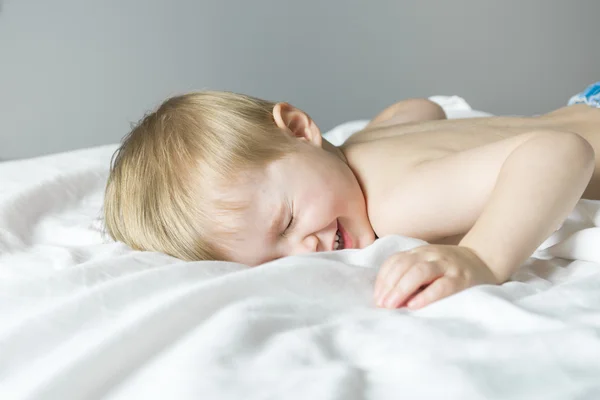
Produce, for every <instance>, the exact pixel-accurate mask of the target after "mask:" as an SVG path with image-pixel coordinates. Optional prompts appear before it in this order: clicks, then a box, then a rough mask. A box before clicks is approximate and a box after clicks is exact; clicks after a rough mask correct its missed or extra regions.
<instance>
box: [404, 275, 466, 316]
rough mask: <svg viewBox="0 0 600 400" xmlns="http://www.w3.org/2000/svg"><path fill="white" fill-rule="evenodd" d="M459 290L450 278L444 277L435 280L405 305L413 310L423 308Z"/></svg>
mask: <svg viewBox="0 0 600 400" xmlns="http://www.w3.org/2000/svg"><path fill="white" fill-rule="evenodd" d="M459 290H460V287H459V285H458V284H457V283H456V281H455V280H454V279H452V278H449V277H447V276H444V277H442V278H439V279H437V280H435V281H434V282H433V283H431V284H430V285H429V286H427V287H426V288H425V289H424V290H423V291H422V292H421V293H419V294H417V295H416V296H415V297H413V298H412V299H411V300H410V301H409V302H408V304H407V307H408V308H410V309H413V310H416V309H418V308H422V307H425V306H427V305H429V304H431V303H433V302H435V301H438V300H441V299H443V298H444V297H448V296H450V295H451V294H454V293H457V292H458V291H459Z"/></svg>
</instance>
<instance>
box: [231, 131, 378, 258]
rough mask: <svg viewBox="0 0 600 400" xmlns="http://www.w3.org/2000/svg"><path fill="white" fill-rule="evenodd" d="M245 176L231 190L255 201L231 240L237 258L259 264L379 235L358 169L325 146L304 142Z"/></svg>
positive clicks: (360, 243)
mask: <svg viewBox="0 0 600 400" xmlns="http://www.w3.org/2000/svg"><path fill="white" fill-rule="evenodd" d="M244 181H245V183H244V184H243V185H237V186H236V187H234V188H232V191H231V193H229V195H232V196H233V197H234V198H236V199H248V200H250V206H249V207H248V209H246V210H244V211H243V212H242V215H239V213H237V214H238V215H236V217H238V218H240V220H239V221H237V223H236V224H235V226H239V229H238V230H237V231H236V233H235V234H234V235H233V236H232V237H231V238H229V239H228V240H227V243H226V245H227V247H228V248H229V249H230V250H229V251H228V252H227V253H228V254H227V255H228V258H229V259H231V260H232V261H236V262H241V263H244V264H247V265H258V264H262V263H264V262H267V261H270V260H273V259H277V258H281V257H285V256H289V255H294V254H301V253H307V252H315V251H331V250H336V249H342V248H363V247H365V246H367V245H369V244H371V243H373V241H374V239H375V234H374V232H373V228H372V227H371V224H370V223H369V219H368V217H367V211H366V205H365V199H364V196H363V193H362V190H361V188H360V186H359V184H358V182H357V180H356V178H355V176H354V174H353V173H352V171H351V170H350V168H349V167H348V166H347V165H346V163H344V161H342V160H341V159H340V158H339V157H338V156H336V155H334V154H332V153H330V152H328V151H326V150H324V149H322V148H321V147H317V146H313V145H311V144H310V143H302V144H301V145H300V146H299V150H298V151H297V152H294V153H293V154H291V155H289V156H288V157H286V158H284V159H281V160H277V161H274V162H272V163H271V164H269V165H268V166H267V168H266V169H265V171H263V172H261V173H251V174H249V175H248V176H247V179H245V180H244ZM292 215H293V220H292ZM290 222H291V224H290ZM338 235H340V236H341V237H342V239H341V240H339V239H338V240H337V241H338V242H339V243H338V244H336V238H337V236H338Z"/></svg>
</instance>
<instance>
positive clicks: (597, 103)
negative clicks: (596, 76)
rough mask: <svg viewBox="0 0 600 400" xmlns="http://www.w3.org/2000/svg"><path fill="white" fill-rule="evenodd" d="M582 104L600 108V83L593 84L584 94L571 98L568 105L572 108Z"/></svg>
mask: <svg viewBox="0 0 600 400" xmlns="http://www.w3.org/2000/svg"><path fill="white" fill-rule="evenodd" d="M580 103H583V104H587V105H589V106H592V107H598V108H600V82H596V83H592V84H591V85H590V86H588V87H587V88H585V90H584V91H583V92H581V93H578V94H576V95H575V96H573V97H571V99H570V100H569V103H568V104H569V105H570V106H571V105H573V104H580Z"/></svg>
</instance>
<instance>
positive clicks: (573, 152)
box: [541, 131, 596, 175]
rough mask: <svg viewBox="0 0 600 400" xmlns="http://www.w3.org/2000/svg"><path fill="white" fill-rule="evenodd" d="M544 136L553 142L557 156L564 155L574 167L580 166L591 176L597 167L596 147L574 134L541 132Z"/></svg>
mask: <svg viewBox="0 0 600 400" xmlns="http://www.w3.org/2000/svg"><path fill="white" fill-rule="evenodd" d="M541 133H542V135H543V136H545V137H546V138H548V139H550V140H551V141H552V148H553V149H554V150H555V154H557V155H559V154H562V155H563V156H564V157H563V159H564V160H565V161H566V162H569V164H571V165H572V166H579V168H581V169H584V170H585V171H586V172H587V171H589V173H590V175H591V174H592V173H593V172H594V169H595V166H596V152H595V150H594V146H592V144H591V143H590V142H589V141H588V140H587V139H586V138H584V137H583V136H581V135H579V134H577V133H574V132H564V131H560V132H557V131H550V132H541Z"/></svg>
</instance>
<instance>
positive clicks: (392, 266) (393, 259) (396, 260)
mask: <svg viewBox="0 0 600 400" xmlns="http://www.w3.org/2000/svg"><path fill="white" fill-rule="evenodd" d="M408 258H409V255H408V254H407V253H405V252H400V253H396V254H394V255H392V256H390V257H388V259H387V260H385V262H384V263H383V265H382V266H381V268H380V269H379V272H378V273H377V278H376V279H375V288H374V295H375V299H379V298H380V297H381V295H382V294H383V293H384V292H385V291H386V290H388V283H387V282H388V276H389V275H390V274H391V273H392V271H394V270H396V269H398V268H404V269H406V268H407V267H408V266H409V265H410V264H409V260H408Z"/></svg>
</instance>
